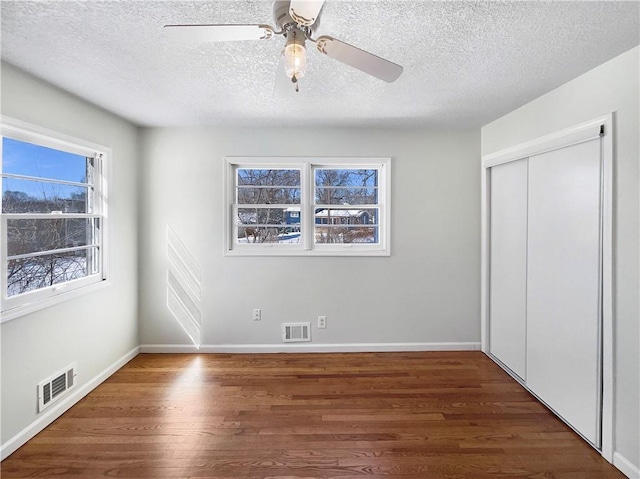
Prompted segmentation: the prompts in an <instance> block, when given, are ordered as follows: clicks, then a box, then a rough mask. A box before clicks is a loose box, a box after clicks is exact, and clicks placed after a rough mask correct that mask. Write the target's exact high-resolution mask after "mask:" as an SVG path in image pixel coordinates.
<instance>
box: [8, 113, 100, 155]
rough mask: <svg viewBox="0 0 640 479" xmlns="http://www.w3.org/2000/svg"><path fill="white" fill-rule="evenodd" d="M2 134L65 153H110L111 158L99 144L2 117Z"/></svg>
mask: <svg viewBox="0 0 640 479" xmlns="http://www.w3.org/2000/svg"><path fill="white" fill-rule="evenodd" d="M0 123H1V125H2V126H1V134H2V136H4V135H7V136H9V137H11V138H14V139H16V140H20V141H26V142H29V143H33V141H34V138H36V139H37V141H38V144H40V145H42V146H47V147H50V148H59V149H64V151H66V152H69V153H73V154H76V155H81V156H94V155H96V153H103V154H104V153H108V154H109V157H111V149H110V148H107V147H105V146H103V145H99V144H97V143H93V142H90V141H86V140H82V139H80V138H76V137H74V136H71V135H66V134H64V133H60V132H58V131H55V130H50V129H48V128H43V127H41V126H38V125H34V124H32V123H27V122H26V121H22V120H18V119H16V118H11V117H9V116H6V115H2V116H0Z"/></svg>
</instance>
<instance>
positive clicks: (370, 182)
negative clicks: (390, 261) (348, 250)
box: [313, 167, 380, 244]
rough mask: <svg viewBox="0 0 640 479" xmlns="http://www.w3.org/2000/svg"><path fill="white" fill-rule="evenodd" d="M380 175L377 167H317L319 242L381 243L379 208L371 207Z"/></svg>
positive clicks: (375, 200) (316, 236)
mask: <svg viewBox="0 0 640 479" xmlns="http://www.w3.org/2000/svg"><path fill="white" fill-rule="evenodd" d="M378 175H379V170H378V169H377V168H364V169H350V168H324V167H319V168H314V183H315V204H314V207H313V209H314V211H315V221H314V229H315V231H314V242H315V243H316V244H352V243H361V244H379V242H380V235H379V225H378V218H379V216H380V214H379V208H371V206H377V205H378ZM336 205H340V206H336Z"/></svg>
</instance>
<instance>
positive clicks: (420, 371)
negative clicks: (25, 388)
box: [1, 352, 624, 479]
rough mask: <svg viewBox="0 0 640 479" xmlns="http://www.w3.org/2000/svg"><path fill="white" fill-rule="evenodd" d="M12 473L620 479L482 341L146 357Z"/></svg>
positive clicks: (67, 418)
mask: <svg viewBox="0 0 640 479" xmlns="http://www.w3.org/2000/svg"><path fill="white" fill-rule="evenodd" d="M1 468H2V469H1V472H2V479H10V478H17V477H56V478H76V479H78V478H79V479H91V478H97V477H101V478H104V477H116V478H243V479H253V478H255V479H265V478H270V479H294V478H297V479H302V478H305V479H309V478H340V479H362V478H365V477H380V478H385V479H394V478H397V479H439V478H447V479H454V478H473V479H482V478H492V479H493V478H547V479H549V478H557V479H561V478H567V479H569V478H570V479H588V478H593V479H605V478H623V477H624V476H623V475H622V474H621V473H620V472H619V471H618V470H617V469H615V468H614V467H613V466H611V465H610V464H608V463H607V462H606V461H604V460H603V459H602V458H601V457H600V455H599V454H598V453H597V452H596V451H594V450H593V449H592V448H591V447H590V446H588V445H587V444H586V443H585V442H584V441H582V440H581V439H580V438H579V437H578V436H577V435H576V434H575V433H573V432H572V431H571V430H570V429H569V428H568V427H567V426H565V425H564V424H563V423H562V422H561V421H560V420H558V419H557V418H555V416H553V415H552V414H551V413H550V412H548V411H547V409H545V408H544V407H543V406H542V405H541V404H540V403H538V402H537V401H536V400H535V399H534V398H533V397H532V396H530V395H529V394H528V393H526V392H525V391H524V390H523V389H522V388H521V387H520V386H519V385H518V384H517V383H516V382H514V381H513V380H512V379H511V378H510V377H509V376H508V375H507V374H505V373H504V372H503V371H502V370H501V369H500V368H498V366H496V365H495V364H494V363H492V362H491V361H490V360H489V359H488V358H487V357H486V356H484V355H483V354H482V353H480V352H428V353H361V354H287V355H284V354H281V355H276V354H273V355H272V354H260V355H227V354H220V355H218V354H211V355H207V354H202V355H186V354H184V355H152V354H141V355H139V356H137V357H136V358H135V359H133V360H132V361H131V362H130V363H129V364H127V365H126V366H125V367H124V368H122V369H121V370H120V371H118V372H117V373H116V374H114V375H113V376H112V377H111V378H109V379H108V380H107V381H106V382H105V383H103V384H102V385H101V386H99V387H98V388H97V389H95V390H94V391H93V392H92V393H91V394H89V395H88V396H87V397H86V398H84V399H83V400H82V401H80V402H79V403H78V404H77V405H76V406H74V407H73V408H72V409H70V410H69V411H68V412H67V413H66V414H64V415H63V416H62V417H61V418H59V419H58V420H57V421H55V422H54V423H53V424H52V425H51V426H50V427H48V428H47V429H46V430H44V431H43V432H42V433H40V434H39V435H37V436H36V437H35V438H33V439H32V440H31V441H29V442H28V443H27V444H26V445H25V446H23V447H22V448H21V449H19V450H18V451H16V452H15V453H14V454H13V455H12V456H10V457H9V458H8V459H6V460H5V461H4V462H3V463H2V465H1Z"/></svg>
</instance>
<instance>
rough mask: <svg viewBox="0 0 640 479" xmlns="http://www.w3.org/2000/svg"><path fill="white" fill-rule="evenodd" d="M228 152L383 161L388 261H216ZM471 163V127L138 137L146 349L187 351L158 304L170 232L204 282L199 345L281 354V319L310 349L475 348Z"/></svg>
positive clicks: (200, 131)
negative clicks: (304, 331) (388, 196)
mask: <svg viewBox="0 0 640 479" xmlns="http://www.w3.org/2000/svg"><path fill="white" fill-rule="evenodd" d="M226 155H228V156H277V155H280V156H295V155H301V156H314V155H315V156H388V157H392V178H393V181H392V188H393V191H392V198H393V204H392V218H393V219H392V228H393V230H392V242H391V243H392V255H391V257H381V258H374V257H360V258H355V257H341V258H339V257H338V258H337V257H315V258H294V257H225V256H223V244H222V239H223V233H222V226H223V225H222V212H223V206H222V200H223V195H222V186H223V180H222V174H223V158H224V157H225V156H226ZM479 158H480V142H479V131H478V130H475V131H460V132H449V131H442V132H426V131H420V130H368V129H312V128H309V129H306V128H304V129H303V128H291V129H282V128H255V129H251V128H245V129H242V128H233V129H231V128H229V129H220V128H216V129H214V128H185V129H148V130H143V133H142V161H143V169H144V176H143V178H144V180H143V188H142V200H141V201H142V211H143V212H144V213H143V214H142V215H141V218H140V220H141V235H142V236H141V246H142V248H141V251H140V255H141V256H140V259H141V266H142V267H141V272H140V274H141V281H140V284H141V291H140V295H141V326H140V331H141V333H140V334H141V343H142V345H143V347H144V345H145V344H146V345H150V344H160V345H167V344H189V340H188V338H187V336H186V335H185V334H184V333H183V331H182V330H181V328H180V326H179V325H178V324H177V322H176V321H175V320H174V319H173V317H172V316H171V315H170V313H169V312H168V310H167V307H166V278H167V267H168V261H167V254H166V251H167V245H166V228H167V225H170V226H171V227H172V228H173V229H174V230H175V232H176V233H177V234H178V235H179V236H180V238H181V239H182V241H183V242H184V243H185V245H186V246H187V247H188V249H189V250H190V251H191V253H192V254H193V255H194V257H195V258H196V259H197V261H198V262H199V263H200V266H201V268H202V271H203V285H202V290H203V298H202V303H201V309H202V317H203V326H202V329H203V338H202V343H203V344H204V345H218V346H219V345H269V344H270V345H282V342H281V339H280V323H281V322H284V321H311V322H312V325H313V330H312V339H313V342H312V343H311V345H310V346H311V347H313V346H314V345H317V344H331V345H347V344H354V343H359V344H360V343H367V344H369V345H372V344H383V345H384V344H389V343H440V342H456V343H474V344H477V343H478V342H479V340H480V322H479V284H480V265H479V248H480V230H479V227H480V220H479V214H480V204H479V200H478V198H479V194H480V186H479V168H478V161H479ZM253 308H261V309H262V321H260V322H254V321H252V314H251V313H252V309H253ZM318 315H326V316H327V317H328V327H327V329H324V330H318V329H316V328H315V322H316V317H317V316H318ZM472 346H473V345H472Z"/></svg>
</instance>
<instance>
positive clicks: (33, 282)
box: [7, 248, 99, 296]
mask: <svg viewBox="0 0 640 479" xmlns="http://www.w3.org/2000/svg"><path fill="white" fill-rule="evenodd" d="M98 254H99V253H98V251H97V248H91V250H79V251H70V252H66V253H55V254H51V255H45V256H36V257H33V258H23V259H15V260H9V261H8V262H7V263H8V265H7V266H8V268H7V296H15V295H16V294H20V293H26V292H28V291H33V290H36V289H40V288H46V287H47V286H53V285H54V284H60V283H64V282H67V281H71V280H73V279H79V278H83V277H85V276H87V275H88V274H89V273H88V270H87V264H88V263H89V262H90V261H88V260H89V258H90V257H91V256H95V257H97V255H98Z"/></svg>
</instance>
